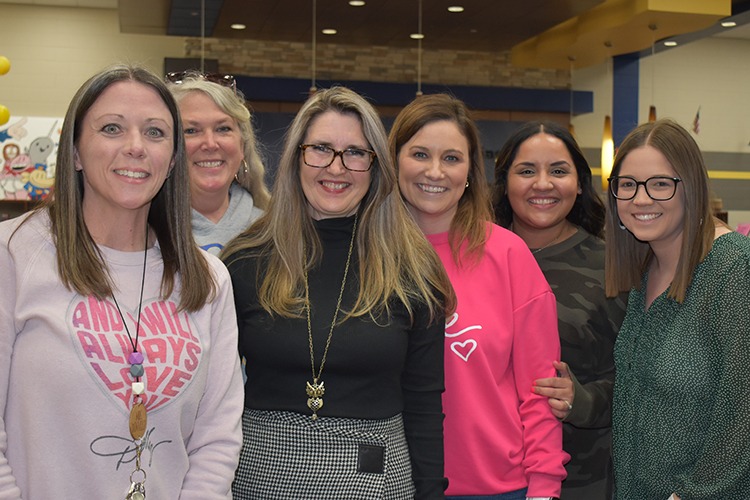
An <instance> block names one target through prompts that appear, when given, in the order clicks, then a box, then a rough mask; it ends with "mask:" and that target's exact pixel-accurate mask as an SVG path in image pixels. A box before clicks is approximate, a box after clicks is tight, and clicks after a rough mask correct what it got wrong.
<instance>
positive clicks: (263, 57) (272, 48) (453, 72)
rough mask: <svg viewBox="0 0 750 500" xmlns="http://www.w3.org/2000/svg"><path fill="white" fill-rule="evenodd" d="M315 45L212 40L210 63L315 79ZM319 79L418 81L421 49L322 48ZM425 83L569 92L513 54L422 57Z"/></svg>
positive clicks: (556, 77) (191, 45) (191, 41)
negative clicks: (514, 61)
mask: <svg viewBox="0 0 750 500" xmlns="http://www.w3.org/2000/svg"><path fill="white" fill-rule="evenodd" d="M310 51H311V44H310V43H295V42H271V41H262V40H229V39H216V38H207V39H206V40H205V57H206V58H212V59H218V60H219V67H220V68H221V71H224V72H227V73H234V74H241V75H248V76H265V77H285V78H310V77H311V64H312V62H311V52H310ZM200 53H201V42H200V39H199V38H187V39H186V42H185V57H200ZM316 66H317V69H316V77H317V78H318V79H320V80H336V79H342V80H344V79H346V80H363V81H372V82H396V83H408V82H416V80H417V48H416V47H414V48H393V47H380V46H373V47H359V46H352V45H336V44H331V43H318V44H317V60H316ZM422 82H423V83H433V84H445V85H479V86H501V87H525V88H542V89H565V88H568V86H569V83H570V74H569V72H568V71H567V70H551V69H527V68H515V67H513V66H511V64H510V51H500V52H497V53H493V52H472V51H457V50H456V51H454V50H440V51H436V50H432V51H431V50H427V49H424V50H423V52H422Z"/></svg>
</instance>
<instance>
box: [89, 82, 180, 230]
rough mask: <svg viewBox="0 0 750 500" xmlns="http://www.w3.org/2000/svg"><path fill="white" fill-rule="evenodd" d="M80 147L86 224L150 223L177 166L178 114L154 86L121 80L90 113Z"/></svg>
mask: <svg viewBox="0 0 750 500" xmlns="http://www.w3.org/2000/svg"><path fill="white" fill-rule="evenodd" d="M75 148H76V149H75V167H76V170H79V171H82V172H83V213H84V217H85V219H86V222H87V224H89V225H90V224H92V223H93V224H97V222H98V223H99V224H100V225H102V224H104V225H106V224H110V225H111V224H113V223H117V222H115V221H118V220H122V217H123V215H126V214H127V216H128V217H129V216H136V217H139V218H141V219H142V220H144V221H145V218H146V216H147V215H148V210H149V207H150V204H151V200H153V199H154V197H155V196H156V194H157V193H158V192H159V190H160V189H161V187H162V185H163V184H164V180H165V179H166V177H167V174H168V172H169V169H170V168H171V165H172V155H173V151H174V149H173V148H174V130H173V118H172V115H171V113H170V112H169V109H168V108H167V106H166V105H165V103H164V101H163V100H162V98H161V97H160V96H159V94H158V93H157V92H156V91H155V90H154V89H152V88H151V87H149V86H147V85H144V84H142V83H138V82H135V81H130V80H125V81H118V82H116V83H113V84H112V85H110V86H109V87H108V88H107V89H105V90H104V91H103V92H102V93H101V95H100V96H99V97H98V98H97V100H96V102H95V103H94V104H93V105H92V106H91V107H90V108H89V110H88V111H87V112H86V115H85V116H84V118H83V121H82V122H81V128H80V135H79V137H78V140H77V141H76V144H75Z"/></svg>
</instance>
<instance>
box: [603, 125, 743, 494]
mask: <svg viewBox="0 0 750 500" xmlns="http://www.w3.org/2000/svg"><path fill="white" fill-rule="evenodd" d="M708 184H709V183H708V175H707V173H706V167H705V165H704V163H703V158H702V156H701V152H700V150H699V149H698V145H697V144H696V143H695V141H694V140H693V138H692V137H691V136H690V134H689V133H688V132H687V131H686V130H685V129H684V128H682V127H681V126H679V125H678V124H676V123H674V122H672V121H668V120H660V121H657V122H654V123H647V124H644V125H641V126H639V127H638V128H636V129H635V130H634V131H633V132H631V133H630V134H629V135H628V136H627V137H626V138H625V140H624V141H623V143H622V145H621V146H620V148H619V150H618V153H617V157H616V158H615V164H614V169H613V174H612V177H611V178H610V185H609V209H610V210H609V213H608V215H607V227H606V238H607V245H606V247H607V248H606V264H605V269H606V278H607V283H606V287H607V293H608V295H610V296H614V295H616V294H617V293H619V292H622V291H626V290H631V291H630V296H629V298H628V308H627V314H626V317H625V321H624V322H623V324H622V328H621V329H620V334H619V336H618V338H617V342H616V344H615V366H616V378H615V391H614V405H613V416H612V419H613V436H614V464H615V489H616V492H615V498H616V499H617V500H642V499H644V500H652V499H653V500H667V499H668V498H669V499H681V500H702V499H706V500H708V499H711V500H717V499H721V500H741V499H742V500H746V499H748V498H750V417H749V415H750V376H748V374H747V372H748V367H750V314H748V310H749V309H750V307H749V306H748V304H750V239H748V238H747V237H745V236H743V235H740V234H739V233H736V232H732V231H730V230H729V228H727V227H726V226H725V225H723V224H722V223H721V222H719V221H718V220H717V219H715V218H714V217H713V216H712V214H711V211H710V204H709V185H708Z"/></svg>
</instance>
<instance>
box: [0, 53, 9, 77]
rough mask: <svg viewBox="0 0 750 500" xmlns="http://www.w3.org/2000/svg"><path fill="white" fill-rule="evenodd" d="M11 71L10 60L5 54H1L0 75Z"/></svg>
mask: <svg viewBox="0 0 750 500" xmlns="http://www.w3.org/2000/svg"><path fill="white" fill-rule="evenodd" d="M8 71H10V61H9V60H8V58H7V57H5V56H0V75H4V74H5V73H7V72H8Z"/></svg>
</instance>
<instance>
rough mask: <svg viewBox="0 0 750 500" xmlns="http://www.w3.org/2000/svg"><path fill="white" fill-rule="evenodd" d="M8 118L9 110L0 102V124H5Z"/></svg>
mask: <svg viewBox="0 0 750 500" xmlns="http://www.w3.org/2000/svg"><path fill="white" fill-rule="evenodd" d="M8 120H10V111H8V108H6V107H5V106H3V105H2V104H0V125H5V124H6V123H8Z"/></svg>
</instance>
